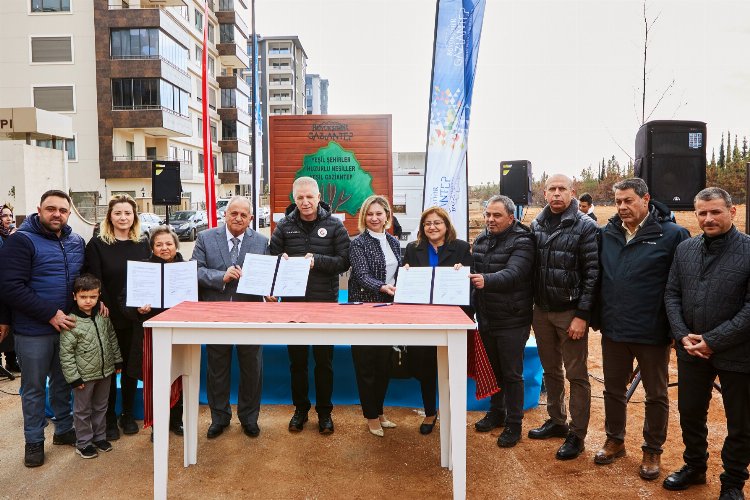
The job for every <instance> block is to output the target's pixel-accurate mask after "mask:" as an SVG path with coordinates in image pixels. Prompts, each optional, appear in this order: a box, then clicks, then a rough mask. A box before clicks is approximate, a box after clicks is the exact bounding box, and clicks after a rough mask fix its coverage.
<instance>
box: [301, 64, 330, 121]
mask: <svg viewBox="0 0 750 500" xmlns="http://www.w3.org/2000/svg"><path fill="white" fill-rule="evenodd" d="M305 108H306V109H307V114H308V115H327V114H328V80H326V79H325V78H321V77H320V75H318V74H315V73H310V74H308V75H306V76H305Z"/></svg>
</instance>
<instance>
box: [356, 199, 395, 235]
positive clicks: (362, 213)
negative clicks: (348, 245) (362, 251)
mask: <svg viewBox="0 0 750 500" xmlns="http://www.w3.org/2000/svg"><path fill="white" fill-rule="evenodd" d="M373 203H377V204H378V205H380V206H381V207H383V210H385V228H384V229H388V228H389V227H391V221H392V220H393V213H392V212H391V205H390V204H389V203H388V200H386V199H385V196H381V195H379V194H374V195H372V196H370V197H368V198H367V199H366V200H365V201H364V202H363V203H362V206H361V207H360V209H359V217H358V218H357V227H358V228H359V232H360V233H364V232H365V230H366V229H367V211H368V210H370V206H372V204H373Z"/></svg>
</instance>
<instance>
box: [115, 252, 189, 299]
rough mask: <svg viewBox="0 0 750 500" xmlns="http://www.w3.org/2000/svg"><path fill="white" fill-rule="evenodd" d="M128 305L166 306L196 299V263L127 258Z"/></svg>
mask: <svg viewBox="0 0 750 500" xmlns="http://www.w3.org/2000/svg"><path fill="white" fill-rule="evenodd" d="M127 279H128V282H127V297H126V300H125V305H126V306H127V307H143V306H145V305H147V304H148V305H150V306H151V307H152V308H158V309H168V308H170V307H174V306H176V305H177V304H179V303H180V302H183V301H186V300H189V301H193V302H196V301H197V300H198V263H197V262H195V261H194V260H193V261H188V262H173V263H171V264H161V263H158V262H136V261H133V260H129V261H128V275H127Z"/></svg>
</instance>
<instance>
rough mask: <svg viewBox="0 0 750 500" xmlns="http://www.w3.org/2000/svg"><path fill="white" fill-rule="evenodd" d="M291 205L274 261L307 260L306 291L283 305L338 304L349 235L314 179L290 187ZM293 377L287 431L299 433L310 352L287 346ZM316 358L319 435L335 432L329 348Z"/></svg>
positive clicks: (276, 234) (306, 405)
mask: <svg viewBox="0 0 750 500" xmlns="http://www.w3.org/2000/svg"><path fill="white" fill-rule="evenodd" d="M292 196H293V198H294V203H293V204H292V205H290V206H289V207H288V208H287V210H286V216H285V217H284V218H283V219H281V220H280V221H279V223H278V224H277V226H276V229H275V230H274V231H273V234H272V235H271V244H270V250H271V254H272V255H283V256H284V257H285V258H287V257H303V256H304V257H305V258H306V259H310V276H309V277H308V279H307V291H306V293H305V297H304V298H301V299H296V298H292V297H289V298H283V300H286V301H292V300H304V301H306V302H336V301H337V300H338V293H339V274H341V273H343V272H346V270H347V269H349V233H348V232H347V231H346V228H345V227H344V224H343V223H342V222H341V221H340V220H339V219H338V218H336V217H334V216H333V215H331V213H330V212H329V211H328V206H327V205H326V204H324V203H322V202H321V201H320V191H319V189H318V183H317V182H316V181H315V179H313V178H312V177H300V178H298V179H297V180H295V181H294V184H293V185H292ZM287 350H288V351H289V363H290V368H289V369H290V370H291V373H292V402H293V403H294V407H295V410H294V415H293V416H292V419H291V420H290V421H289V430H290V431H294V432H296V431H301V430H302V428H303V426H304V424H305V422H307V412H308V411H310V406H311V405H310V399H309V397H308V382H307V358H308V353H309V350H310V349H309V346H297V345H290V346H287ZM313 357H314V358H315V411H316V412H317V413H318V430H319V431H320V433H321V434H330V433H332V432H333V420H332V419H331V411H332V410H333V403H331V396H332V395H333V366H332V362H333V346H330V345H324V346H319V345H318V346H313Z"/></svg>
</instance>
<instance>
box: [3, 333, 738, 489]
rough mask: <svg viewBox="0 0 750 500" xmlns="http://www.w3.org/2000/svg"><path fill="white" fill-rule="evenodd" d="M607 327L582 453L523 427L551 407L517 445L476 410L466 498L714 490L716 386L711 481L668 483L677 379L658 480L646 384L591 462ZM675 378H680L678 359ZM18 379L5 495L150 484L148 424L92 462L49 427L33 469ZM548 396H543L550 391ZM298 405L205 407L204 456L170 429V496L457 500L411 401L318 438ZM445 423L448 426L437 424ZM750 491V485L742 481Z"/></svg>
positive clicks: (8, 399) (342, 419) (718, 418)
mask: <svg viewBox="0 0 750 500" xmlns="http://www.w3.org/2000/svg"><path fill="white" fill-rule="evenodd" d="M599 341H600V336H599V335H598V334H596V333H593V332H592V333H591V334H590V338H589V345H590V358H589V370H590V373H591V376H592V378H591V384H592V412H591V424H590V426H589V435H588V437H587V439H586V451H585V452H584V453H583V455H582V456H581V457H579V458H578V459H576V460H572V461H568V462H561V461H558V460H556V459H555V458H554V453H555V451H556V450H557V448H558V447H559V446H560V444H561V442H562V440H561V439H551V440H548V441H533V440H530V439H528V438H526V437H525V432H526V431H527V430H528V429H530V428H532V427H536V426H537V425H539V424H541V423H542V422H543V421H544V420H545V418H546V411H545V410H544V406H543V405H542V406H540V407H538V408H536V409H533V410H530V411H528V412H527V413H526V416H525V419H524V424H523V426H524V438H523V439H522V440H521V442H520V443H519V444H518V445H517V446H516V447H515V448H511V449H500V448H498V447H497V445H496V440H497V437H498V435H499V433H500V429H498V430H496V431H493V432H491V433H489V434H479V433H476V432H475V431H474V429H473V425H472V424H473V422H475V421H476V420H478V419H479V418H481V416H482V415H481V414H480V413H477V412H470V413H469V415H468V418H467V424H466V425H467V471H468V472H467V497H468V498H470V499H485V498H487V499H489V498H508V499H538V498H545V497H546V498H565V499H567V498H571V499H572V498H576V499H589V498H591V499H593V498H616V499H636V498H655V499H672V498H684V499H698V498H700V499H703V498H717V497H718V492H719V488H720V484H719V474H720V473H721V459H720V449H721V444H722V442H723V438H724V436H725V433H726V425H725V422H724V412H723V406H722V399H721V395H719V394H718V393H714V399H713V401H712V404H711V410H710V413H709V451H710V455H711V457H710V459H709V471H708V484H707V485H706V486H694V487H692V488H691V489H690V490H688V491H686V492H682V493H675V492H668V491H666V490H664V489H662V487H661V481H662V480H663V478H664V477H665V473H667V472H670V471H672V470H675V469H677V468H679V467H681V465H682V459H681V454H682V441H681V438H680V428H679V421H678V418H679V415H678V413H677V401H676V398H677V389H676V387H675V388H672V389H670V399H671V401H670V422H669V435H668V439H667V443H666V444H665V452H664V455H663V457H662V470H663V471H664V472H663V473H662V475H661V476H660V478H659V479H658V480H656V481H653V482H647V481H643V480H641V479H640V478H639V477H638V465H639V463H640V459H641V450H640V445H641V429H642V421H643V398H644V394H643V391H642V389H641V388H640V387H639V388H638V390H637V391H636V393H635V395H634V397H633V400H632V401H631V404H630V405H629V415H628V424H629V430H630V432H629V438H628V440H627V443H626V444H627V450H628V455H627V456H626V457H624V458H622V459H620V460H618V461H616V462H615V463H614V464H612V465H610V466H597V465H595V464H594V462H593V456H594V453H595V452H596V450H597V449H598V448H599V446H601V444H602V443H603V441H604V438H605V436H604V431H603V427H604V415H603V405H602V388H603V387H602V384H601V382H599V381H598V380H597V379H601V377H602V369H601V352H600V347H599ZM670 380H671V381H672V382H675V381H676V380H677V373H676V369H675V361H674V359H673V360H672V369H671V374H670ZM18 387H19V380H18V379H17V380H15V381H12V382H11V381H0V391H2V392H0V429H2V432H0V450H2V451H1V452H0V498H8V499H18V498H24V499H32V498H47V499H57V498H71V497H77V498H122V499H132V498H149V497H151V496H152V494H153V489H152V487H153V479H152V478H153V465H152V457H153V455H152V447H151V443H150V442H149V432H150V431H148V430H145V431H144V430H141V432H139V433H138V434H136V435H134V436H123V437H122V438H121V439H120V440H119V441H115V442H114V443H113V444H114V450H113V451H112V452H110V453H103V454H101V455H100V456H99V458H97V459H95V460H85V461H84V460H82V459H81V458H80V457H78V455H76V454H75V452H74V450H73V448H72V447H70V446H53V445H52V444H51V443H52V428H53V426H52V425H50V426H49V427H48V428H47V441H46V446H45V451H46V462H45V464H44V466H42V467H39V468H36V469H27V468H26V467H24V466H23V420H22V417H21V408H20V406H21V405H20V398H19V397H18V396H17V393H18ZM542 399H544V396H542ZM291 412H292V408H291V406H264V407H263V408H262V409H261V416H260V421H259V424H260V427H261V435H260V437H258V438H255V439H251V438H248V437H246V436H245V435H244V434H243V433H242V431H241V429H240V426H239V424H238V423H237V421H236V419H235V421H234V422H233V423H232V425H231V427H230V428H229V429H228V430H227V431H226V432H225V433H224V434H223V435H222V436H220V437H219V438H217V439H215V440H211V441H208V440H207V439H206V437H205V432H206V429H207V428H208V424H209V420H210V415H209V413H208V410H207V408H206V407H205V406H202V407H201V410H200V417H199V438H198V464H197V465H195V466H191V467H190V468H187V469H186V468H183V466H182V439H181V438H179V437H176V436H174V435H170V467H169V496H170V497H171V498H185V499H192V498H196V499H197V498H263V499H276V498H278V499H307V498H310V499H318V498H319V499H326V498H331V499H339V498H383V497H390V498H399V499H400V498H405V499H406V498H408V499H417V498H419V499H421V498H451V493H452V485H451V473H450V472H449V471H448V470H446V469H442V468H441V467H440V440H439V433H438V432H437V429H436V431H435V432H433V433H432V434H431V435H429V436H422V435H420V434H419V432H418V430H417V429H418V426H419V423H420V422H421V417H420V416H419V415H418V414H417V413H416V411H415V410H413V409H410V408H390V407H389V408H386V415H387V416H389V417H390V419H391V420H392V421H394V422H396V423H397V424H398V428H396V429H389V430H387V431H386V436H385V438H376V437H374V436H371V435H370V434H369V433H368V432H367V430H366V424H365V422H364V420H363V418H362V417H361V413H360V410H359V407H357V406H345V407H337V408H335V409H334V414H333V417H334V421H335V424H336V432H335V433H334V434H333V435H331V436H321V435H319V434H318V432H317V422H316V419H315V418H314V416H312V414H311V416H312V418H311V421H310V422H309V423H308V424H307V426H306V427H305V430H304V432H302V433H299V434H291V433H289V432H288V431H287V429H286V426H287V422H288V419H289V417H290V415H291ZM438 425H439V424H438ZM745 491H746V493H750V488H746V489H745Z"/></svg>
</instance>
